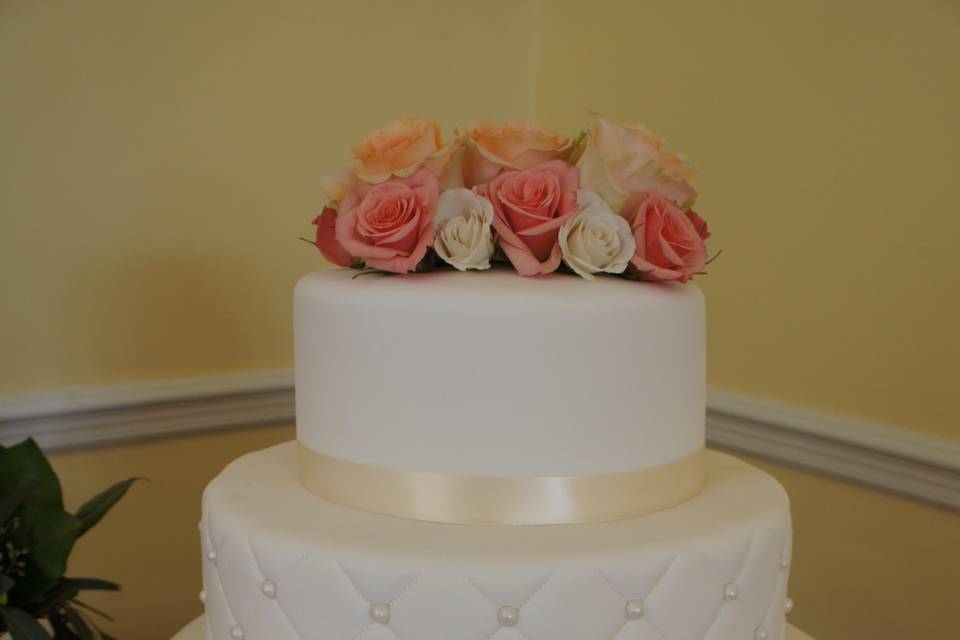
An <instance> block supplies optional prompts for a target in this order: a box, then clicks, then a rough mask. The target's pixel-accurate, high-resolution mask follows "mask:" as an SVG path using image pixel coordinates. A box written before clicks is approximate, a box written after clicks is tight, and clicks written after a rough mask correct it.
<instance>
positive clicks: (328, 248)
mask: <svg viewBox="0 0 960 640" xmlns="http://www.w3.org/2000/svg"><path fill="white" fill-rule="evenodd" d="M313 224H315V225H317V242H316V244H317V249H319V250H320V253H322V254H323V257H324V258H326V259H327V260H328V261H329V262H332V263H333V264H335V265H337V266H340V267H349V266H350V265H351V264H352V263H353V256H351V255H350V254H349V253H347V250H346V249H344V248H343V247H342V246H340V243H339V242H338V241H337V236H336V228H337V210H336V209H334V208H333V207H326V208H324V210H323V211H322V212H321V213H320V215H318V216H317V217H316V218H315V219H314V221H313Z"/></svg>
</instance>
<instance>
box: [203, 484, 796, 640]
mask: <svg viewBox="0 0 960 640" xmlns="http://www.w3.org/2000/svg"><path fill="white" fill-rule="evenodd" d="M731 473H732V472H731ZM278 477H279V476H278ZM750 478H754V479H755V478H756V476H750ZM750 478H748V479H750ZM722 479H723V478H721V480H722ZM737 479H738V477H737V476H734V475H728V476H727V477H726V481H727V482H729V483H730V491H729V494H724V493H722V492H720V493H718V494H717V495H716V499H717V500H723V499H727V497H728V496H729V499H730V501H731V504H733V503H736V502H738V501H739V502H740V503H742V492H743V491H744V490H745V489H749V488H750V487H752V486H754V485H753V484H749V485H748V486H746V487H744V485H743V484H739V485H738V484H736V483H735V482H734V481H735V480H737ZM277 482H278V483H280V485H271V484H270V483H269V482H268V481H266V480H265V481H264V482H263V483H260V484H257V483H249V482H247V483H244V484H242V485H238V486H239V490H238V491H237V493H236V495H239V496H242V500H237V501H235V502H233V503H229V504H230V506H229V508H226V507H224V508H218V504H219V503H220V501H221V500H225V499H226V496H227V492H225V491H224V490H223V489H222V488H220V489H215V490H214V491H210V492H208V494H207V495H206V496H205V500H204V512H205V513H204V522H203V526H202V533H201V540H202V552H203V560H202V562H203V581H204V589H205V590H206V592H207V600H206V607H207V630H206V634H207V638H208V640H231V630H232V629H234V628H235V627H236V626H239V627H240V628H241V629H242V630H243V636H244V638H245V640H751V639H752V638H753V637H754V631H755V629H756V628H757V627H758V626H760V625H762V626H764V627H765V628H766V629H767V632H768V638H769V639H770V640H782V639H783V638H784V634H785V621H784V611H783V603H784V601H785V599H786V590H787V578H788V573H789V571H788V569H787V568H785V567H782V566H781V558H782V557H787V558H789V556H790V542H791V541H790V522H789V513H788V512H787V510H786V501H785V498H782V497H779V496H780V494H776V495H773V496H772V498H771V501H770V503H769V504H770V506H769V508H768V507H764V508H763V509H759V510H754V511H752V512H750V513H751V515H752V516H753V517H751V518H740V517H728V518H727V519H726V520H725V521H724V522H720V523H718V522H716V519H715V518H713V517H703V518H702V524H699V522H700V521H698V520H696V519H693V520H692V523H691V520H690V519H681V520H682V527H680V528H679V530H680V531H682V532H684V536H683V537H682V538H681V539H679V540H677V539H674V538H673V537H671V536H668V535H654V534H653V533H651V530H650V528H651V527H655V525H656V523H657V519H656V518H653V519H650V520H647V519H641V520H640V521H637V522H634V523H627V524H625V525H622V526H620V525H614V526H612V527H609V528H602V527H601V528H596V529H592V528H582V529H576V530H567V531H569V532H570V534H571V535H570V538H572V539H573V538H575V539H576V546H575V547H573V548H574V550H575V551H576V552H571V553H542V554H541V553H539V550H538V549H534V552H533V553H527V552H526V550H524V551H523V552H518V549H519V548H520V547H519V545H516V544H513V543H514V541H515V540H516V539H518V538H523V539H524V540H528V539H529V540H532V541H533V542H534V543H535V544H539V543H540V542H541V541H542V540H545V539H547V538H549V537H550V536H552V535H554V533H562V532H560V530H552V529H551V530H546V529H544V530H534V529H529V530H525V531H526V533H509V534H507V533H504V531H503V530H496V529H490V530H489V531H484V532H475V531H474V532H473V533H470V534H469V536H464V532H465V531H466V532H470V531H473V530H472V529H459V528H455V527H454V528H448V529H445V528H436V527H432V526H427V525H423V524H410V523H405V524H399V523H397V522H396V521H394V520H393V519H389V520H384V521H381V520H372V521H365V524H364V526H356V527H345V526H344V525H343V523H342V522H341V521H340V520H339V519H341V518H343V519H353V518H358V517H359V516H358V515H357V514H355V513H353V514H351V513H348V512H347V511H342V510H341V511H338V510H337V509H333V508H330V509H329V510H326V511H323V512H322V515H323V517H315V518H312V519H309V520H308V521H306V522H307V523H308V524H304V525H303V529H304V531H303V532H301V535H292V534H291V532H290V530H289V526H288V525H289V524H291V523H290V522H283V521H278V520H277V519H278V518H279V517H281V516H282V515H283V513H284V512H283V509H285V508H288V506H289V505H286V506H284V505H279V504H278V503H279V502H280V501H279V500H277V499H276V496H277V495H280V494H282V493H283V492H282V491H280V489H283V490H284V491H287V492H288V493H287V494H284V495H289V486H288V485H289V482H290V480H289V479H283V478H280V479H278V480H277ZM771 482H772V481H771ZM284 483H286V484H284ZM285 487H286V488H285ZM257 491H260V492H261V493H260V494H256V492H257ZM761 497H762V496H761ZM251 501H255V502H256V507H257V508H256V509H250V507H249V504H250V502H251ZM309 504H310V505H311V506H314V507H316V506H317V505H316V504H315V503H313V502H311V503H309ZM711 504H712V503H711ZM238 505H240V506H239V507H238ZM733 508H734V507H732V506H730V505H728V504H725V503H724V504H720V505H719V506H717V507H710V508H709V509H706V508H705V511H707V513H708V514H710V515H713V514H716V513H731V512H732V511H731V510H732V509H733ZM691 509H692V508H691ZM694 513H696V512H694ZM688 516H689V512H688ZM688 516H685V517H684V518H687V517H688ZM696 516H697V517H698V518H700V517H701V516H700V514H699V513H696ZM665 517H666V516H661V522H662V519H663V518H665ZM299 521H300V520H299V518H298V519H297V521H296V522H299ZM350 521H352V520H350ZM294 524H295V523H294ZM381 526H382V527H383V528H385V529H389V528H392V530H394V531H396V530H400V529H402V533H403V535H404V536H407V538H408V539H409V540H414V541H416V547H415V548H416V550H417V551H419V550H420V549H423V553H408V554H406V555H405V554H402V553H396V552H394V550H393V548H392V544H393V541H394V540H395V538H393V537H391V536H390V535H389V533H386V532H384V531H380V527H381ZM671 526H672V525H671ZM343 531H346V532H347V533H348V534H349V535H347V536H344V535H343ZM593 531H599V532H601V533H602V534H603V536H609V539H610V540H612V541H613V542H614V543H615V545H616V551H615V552H611V551H610V550H609V549H607V548H605V542H606V538H605V539H604V540H599V541H596V540H594V539H592V538H591V537H590V536H588V535H586V534H587V533H589V532H593ZM691 531H692V532H691ZM478 533H482V535H477V534H478ZM414 534H415V535H414ZM624 534H629V535H624ZM418 536H432V538H431V540H432V544H433V545H439V546H440V547H443V548H441V549H436V548H435V547H434V546H431V545H428V544H425V543H424V541H423V540H422V538H420V537H418ZM458 536H464V537H469V538H470V540H471V541H473V542H471V544H472V550H473V552H474V553H475V554H477V555H475V556H473V557H464V558H461V557H459V556H458V550H459V549H460V548H461V547H460V545H459V540H461V539H463V538H462V537H458ZM541 536H543V537H542V538H541ZM488 537H493V538H496V544H491V545H489V547H485V546H484V544H485V542H486V539H487V538H488ZM357 538H359V539H357ZM331 539H332V540H335V541H336V542H337V543H336V544H328V543H327V541H328V540H331ZM405 539H406V538H405ZM503 540H507V541H508V542H510V543H511V544H510V546H509V548H507V549H505V550H503V552H501V547H500V546H499V543H500V542H501V541H503ZM451 541H452V542H451ZM444 545H445V546H444ZM581 548H582V549H583V551H582V552H579V549H581ZM478 549H480V550H482V554H480V553H478V552H477V550H478ZM210 552H214V554H212V555H213V556H215V562H214V561H211V560H210V559H208V557H207V556H208V554H210ZM501 553H503V555H502V556H501ZM477 558H481V559H482V560H484V561H478V560H477ZM531 558H532V559H533V560H531ZM268 579H269V580H270V581H271V582H272V583H273V585H275V586H276V591H275V593H274V592H273V590H272V589H270V590H268V593H264V591H263V590H262V585H263V583H264V580H268ZM728 584H733V585H735V586H736V597H735V598H733V599H724V589H725V586H726V585H728ZM271 586H272V585H271ZM271 596H273V597H271ZM630 600H638V601H641V602H642V603H643V615H642V616H640V617H639V618H635V619H631V618H629V617H628V616H627V615H626V603H627V602H628V601H630ZM374 604H385V605H389V617H388V618H387V617H385V616H380V619H379V620H378V621H375V620H374V619H373V618H372V616H371V605H374ZM504 606H509V607H515V608H516V609H517V611H518V612H519V617H518V619H517V620H516V624H515V625H513V626H510V625H508V624H502V623H501V622H500V621H499V620H498V615H497V613H498V610H499V609H500V608H501V607H504ZM380 610H381V611H382V608H381V609H380Z"/></svg>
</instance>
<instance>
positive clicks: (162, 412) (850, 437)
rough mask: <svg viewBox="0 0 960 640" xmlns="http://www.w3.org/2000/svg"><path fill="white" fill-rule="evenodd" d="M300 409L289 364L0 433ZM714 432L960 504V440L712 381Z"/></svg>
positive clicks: (141, 393) (157, 424)
mask: <svg viewBox="0 0 960 640" xmlns="http://www.w3.org/2000/svg"><path fill="white" fill-rule="evenodd" d="M293 419H294V402H293V376H292V373H291V372H290V371H289V370H281V371H264V372H253V373H242V374H231V375H224V376H215V377H207V378H192V379H181V380H165V381H156V382H143V383H135V384H123V385H108V386H102V387H87V388H74V389H66V390H62V391H52V392H44V393H35V394H24V395H18V396H0V443H3V444H10V443H12V442H16V441H19V440H21V439H23V438H26V437H28V436H32V437H33V438H35V439H36V440H37V441H38V442H39V443H40V445H41V446H42V447H44V449H46V450H48V451H60V450H68V449H78V448H84V447H92V446H103V445H108V444H117V443H122V442H133V441H139V440H146V439H151V438H158V437H164V436H173V435H185V434H191V433H200V432H208V431H215V430H221V429H233V428H238V427H245V426H255V425H266V424H284V423H287V424H289V423H290V422H292V421H293ZM707 440H708V442H709V444H710V445H711V446H714V447H718V448H721V449H728V450H732V451H738V452H741V453H745V454H749V455H753V456H758V457H761V458H767V459H770V460H774V461H776V462H780V463H783V464H787V465H791V466H795V467H799V468H802V469H807V470H812V471H815V472H818V473H822V474H825V475H829V476H831V477H835V478H838V479H842V480H848V481H852V482H856V483H859V484H864V485H867V486H870V487H873V488H877V489H882V490H885V491H889V492H892V493H895V494H897V495H900V496H904V497H907V498H911V499H915V500H921V501H923V502H927V503H930V504H934V505H938V506H941V507H946V508H949V509H954V510H960V442H954V441H949V440H943V439H939V438H935V437H932V436H927V435H924V434H919V433H916V432H913V431H907V430H905V429H899V428H895V427H890V426H886V425H881V424H874V423H869V422H864V421H858V420H853V419H850V418H846V417H842V416H837V415H834V414H830V413H825V412H820V411H814V410H810V409H805V408H801V407H795V406H790V405H786V404H782V403H778V402H774V401H771V400H766V399H763V398H757V397H754V396H748V395H742V394H734V393H729V392H724V391H717V390H711V391H710V393H709V394H708V400H707Z"/></svg>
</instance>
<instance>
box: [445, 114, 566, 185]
mask: <svg viewBox="0 0 960 640" xmlns="http://www.w3.org/2000/svg"><path fill="white" fill-rule="evenodd" d="M456 133H457V136H458V137H462V138H464V140H465V148H464V154H463V178H464V185H465V186H467V187H473V186H475V185H478V184H485V183H487V182H490V181H491V180H493V178H494V177H496V176H497V174H499V173H500V172H501V171H504V170H505V169H529V168H530V167H532V166H534V165H538V164H543V163H544V162H549V161H550V160H558V159H563V158H566V156H567V154H568V153H569V152H570V145H571V140H570V138H564V137H562V136H559V135H557V134H556V133H554V132H552V131H550V130H549V129H544V128H543V127H540V126H537V125H535V124H507V125H503V126H499V127H497V126H493V125H489V124H486V123H483V122H479V123H476V124H474V125H473V126H472V127H470V129H468V130H467V131H465V132H464V131H462V130H457V132H456Z"/></svg>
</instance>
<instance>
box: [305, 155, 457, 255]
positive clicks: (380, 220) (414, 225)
mask: <svg viewBox="0 0 960 640" xmlns="http://www.w3.org/2000/svg"><path fill="white" fill-rule="evenodd" d="M438 197H439V187H438V184H437V178H436V177H435V176H434V175H433V174H432V173H431V172H430V171H429V170H427V169H421V170H420V171H418V172H417V173H415V174H413V175H412V176H410V177H409V178H391V179H390V180H388V181H386V182H382V183H380V184H377V185H373V186H362V187H359V188H357V189H355V190H354V191H352V192H351V193H350V194H349V195H348V196H346V197H345V198H344V199H343V202H342V203H341V205H340V214H339V215H338V216H337V218H336V241H337V242H338V243H339V245H340V246H341V247H342V248H343V250H344V251H345V252H346V253H348V254H349V255H351V256H353V257H356V258H361V259H362V260H363V261H364V262H365V263H366V264H367V266H368V267H372V268H374V269H381V270H383V271H392V272H394V273H407V272H409V271H413V270H414V269H415V268H416V266H417V264H418V263H419V262H420V261H421V260H422V259H423V256H424V255H425V254H426V252H427V248H428V247H429V246H430V245H431V244H432V243H433V236H434V228H433V216H434V214H435V213H436V209H437V198H438ZM321 217H322V216H321ZM318 246H321V251H323V248H322V247H323V245H321V244H320V243H319V242H318ZM324 255H326V253H324Z"/></svg>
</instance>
